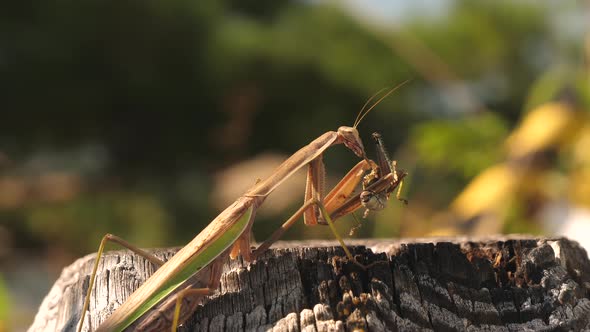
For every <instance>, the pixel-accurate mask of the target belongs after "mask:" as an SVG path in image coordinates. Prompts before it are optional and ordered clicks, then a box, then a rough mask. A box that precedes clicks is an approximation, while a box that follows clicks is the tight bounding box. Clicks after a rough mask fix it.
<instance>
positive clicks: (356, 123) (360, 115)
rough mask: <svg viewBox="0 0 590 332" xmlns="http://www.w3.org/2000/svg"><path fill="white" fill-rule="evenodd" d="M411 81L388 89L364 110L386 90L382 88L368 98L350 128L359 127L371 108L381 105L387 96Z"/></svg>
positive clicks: (408, 80)
mask: <svg viewBox="0 0 590 332" xmlns="http://www.w3.org/2000/svg"><path fill="white" fill-rule="evenodd" d="M411 80H412V79H407V80H405V81H403V82H401V83H400V84H398V85H396V86H394V87H393V88H391V89H389V91H387V93H386V94H384V95H383V96H382V97H381V98H379V99H378V100H377V101H376V102H375V103H373V105H371V107H369V108H368V109H366V110H365V108H366V107H367V105H369V103H370V102H371V100H373V99H374V98H375V97H377V96H378V95H379V94H381V92H383V90H385V89H386V88H383V89H381V90H379V91H377V93H375V94H374V95H372V96H371V98H369V99H368V100H367V101H366V102H365V104H364V105H363V108H361V110H360V111H359V114H358V115H357V116H356V120H354V125H353V126H352V127H353V128H356V127H357V126H358V125H359V123H361V121H362V120H363V118H364V117H365V115H367V114H369V112H371V110H372V109H373V108H375V106H377V105H379V104H380V103H381V101H383V99H385V98H387V96H389V95H390V94H392V93H393V92H394V91H395V90H397V89H399V88H401V87H402V86H404V85H405V84H406V83H408V82H410V81H411Z"/></svg>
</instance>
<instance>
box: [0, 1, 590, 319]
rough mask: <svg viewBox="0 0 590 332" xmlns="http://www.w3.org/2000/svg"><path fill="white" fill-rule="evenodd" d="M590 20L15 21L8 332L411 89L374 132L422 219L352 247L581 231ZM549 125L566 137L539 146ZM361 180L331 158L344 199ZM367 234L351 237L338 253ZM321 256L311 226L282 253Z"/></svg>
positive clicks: (387, 16)
mask: <svg viewBox="0 0 590 332" xmlns="http://www.w3.org/2000/svg"><path fill="white" fill-rule="evenodd" d="M579 6H582V4H581V3H578V4H570V6H567V5H563V4H561V3H560V4H553V3H551V2H536V1H530V2H526V1H525V2H518V3H515V2H510V1H477V2H473V1H466V0H454V1H453V0H449V1H444V2H436V3H433V2H428V1H427V2H424V3H422V4H415V3H412V2H408V3H407V4H393V2H392V3H389V2H387V1H374V2H365V1H353V0H349V1H346V2H342V3H340V2H331V1H319V2H302V1H287V0H283V1H236V0H226V1H198V2H195V1H175V2H164V1H109V0H100V1H98V0H89V1H83V2H80V1H71V0H64V1H59V2H50V3H47V2H43V1H29V2H18V1H17V2H12V3H6V4H3V5H2V7H3V8H2V10H0V36H1V38H0V40H2V43H1V44H0V91H2V92H1V96H2V98H1V100H2V109H3V112H2V115H3V116H2V121H0V221H1V223H0V264H1V265H0V266H1V268H2V270H1V271H0V274H1V275H2V277H3V279H4V280H5V284H6V286H3V285H1V284H0V288H3V289H4V291H3V290H2V289H0V294H4V293H8V294H9V296H10V298H11V299H12V300H13V301H14V305H13V306H12V308H11V311H10V312H11V317H12V318H13V320H12V322H4V323H2V322H0V329H1V328H2V326H8V324H10V326H11V327H12V328H14V329H16V330H19V329H22V328H23V327H25V326H27V324H29V323H30V321H31V319H32V316H31V315H32V314H33V313H34V311H35V308H36V306H37V305H38V304H39V302H40V298H41V297H42V296H43V295H44V294H45V293H46V291H47V290H48V289H49V286H50V283H51V282H52V281H53V280H54V279H55V277H56V275H57V273H59V271H60V269H61V268H62V267H63V266H64V265H66V264H68V263H70V262H71V261H72V260H73V259H74V258H75V257H78V256H80V255H82V254H85V253H89V252H92V251H94V250H96V247H97V245H98V243H99V239H100V237H101V236H102V235H104V234H105V233H107V232H110V233H114V234H117V235H120V236H122V237H123V238H126V239H128V240H129V241H131V242H133V243H135V244H138V245H140V246H144V247H155V246H171V245H182V244H184V243H186V242H187V241H189V240H190V239H191V238H192V237H193V236H194V235H195V234H197V233H198V232H199V231H200V230H201V229H202V228H203V227H204V226H205V225H206V224H207V223H209V221H210V220H211V219H212V218H213V217H214V216H215V215H217V213H218V212H219V211H220V209H222V208H223V207H225V206H226V205H227V204H229V202H231V201H232V200H234V199H235V198H237V196H238V195H240V194H241V193H242V192H243V190H244V189H245V188H247V187H249V186H250V185H252V184H253V183H254V182H255V181H256V179H257V178H260V177H264V176H266V175H268V174H269V173H270V172H271V171H272V169H273V167H275V166H276V165H277V163H278V162H280V161H281V160H282V159H284V158H285V157H286V156H287V155H288V154H290V153H292V152H294V151H295V150H297V149H298V148H300V147H301V146H303V145H305V144H307V143H308V142H309V141H311V140H312V139H314V138H315V137H317V136H318V135H320V134H321V133H323V132H325V131H327V130H335V129H336V128H337V127H338V126H340V125H350V124H351V123H352V122H353V120H354V118H355V116H356V113H357V112H358V110H359V109H360V107H361V105H362V104H363V103H364V102H365V100H366V99H367V98H368V96H370V95H372V94H373V93H374V92H376V91H378V90H379V89H381V88H383V87H387V86H392V85H395V84H397V83H399V82H401V81H403V80H406V79H408V78H413V81H412V82H411V83H410V84H409V85H406V86H405V87H404V88H402V89H401V90H399V91H397V92H396V93H394V95H393V96H391V97H390V98H388V99H386V100H385V101H384V102H383V103H382V104H381V105H380V106H379V107H378V108H377V109H376V110H375V111H374V112H373V113H371V114H370V115H369V116H367V117H366V119H365V120H364V122H363V123H362V124H361V126H360V131H361V134H362V136H363V138H364V139H365V141H366V142H370V139H369V138H370V134H371V133H372V132H373V131H379V132H381V133H382V135H383V137H384V139H385V140H386V142H387V143H388V147H389V149H390V150H391V151H392V152H393V155H394V156H393V157H394V158H395V159H398V160H399V165H400V167H402V168H404V169H406V170H408V171H409V172H410V177H409V181H408V183H407V185H406V187H405V188H407V190H406V192H405V194H404V195H405V196H406V197H408V198H409V200H410V205H408V206H407V207H401V206H394V207H390V208H388V209H387V210H386V211H384V212H383V213H380V214H378V215H375V216H372V217H370V218H369V219H370V220H368V221H367V222H365V223H364V226H363V227H362V228H361V229H360V230H359V231H358V232H357V235H356V236H358V237H372V236H377V235H378V236H423V235H428V234H458V233H459V234H478V233H484V234H485V233H488V234H489V233H491V232H516V231H517V232H527V233H535V234H553V233H559V232H563V229H560V226H559V225H560V224H565V223H564V221H565V220H566V219H567V218H569V217H572V216H575V218H577V219H576V220H582V222H583V223H585V224H587V223H588V218H589V217H588V215H589V214H590V212H588V208H589V207H590V201H589V200H588V197H590V193H588V189H587V188H588V185H589V184H590V158H589V157H588V153H587V151H588V149H590V133H589V132H590V124H589V122H588V114H587V113H588V112H587V110H588V106H589V105H590V101H589V100H590V97H589V93H588V84H589V77H590V74H589V73H590V70H589V69H588V62H589V61H588V53H590V50H589V48H590V46H588V45H589V44H590V42H589V41H588V40H589V39H588V37H587V28H588V27H587V26H586V25H587V23H586V22H588V21H590V20H589V18H588V17H587V15H588V14H587V8H580V7H579ZM584 9H586V10H584ZM585 38H586V39H585ZM554 103H557V104H558V106H555V104H554ZM547 105H549V106H547ZM564 105H565V106H564ZM554 106H555V107H554ZM541 107H546V108H544V109H541V112H535V111H536V110H538V109H539V108H541ZM547 109H550V110H549V111H547ZM564 109H565V111H559V110H564ZM555 110H557V111H555ZM533 114H540V115H535V116H532V115H533ZM527 115H531V116H532V117H531V118H529V119H533V120H534V119H540V120H534V121H533V120H525V119H527ZM562 115H563V116H564V117H562ZM562 120H563V121H562ZM535 121H537V122H535ZM533 122H534V123H536V124H533V125H532V127H534V128H536V129H534V130H533V129H531V130H528V129H526V128H529V127H527V126H526V124H527V123H533ZM538 123H541V125H539V124H538ZM543 123H547V124H552V123H561V124H563V126H553V127H554V128H553V131H551V132H549V134H545V132H544V129H545V126H543V125H542V124H543ZM572 123H573V124H576V126H571V124H572ZM548 127H551V126H548ZM522 133H524V134H522ZM515 141H518V142H523V141H524V142H525V143H522V144H524V145H522V144H521V143H518V144H517V146H524V147H523V148H514V144H515V143H514V142H515ZM519 144H521V145H519ZM367 145H370V144H369V143H367ZM367 148H368V150H369V154H371V153H372V149H371V148H372V147H370V146H368V147H367ZM515 149H516V151H517V152H515ZM518 151H521V153H519V152H518ZM522 151H524V152H522ZM525 152H526V153H525ZM356 161H357V160H356V158H354V157H352V156H351V154H350V153H348V152H347V151H345V150H344V149H335V150H334V151H331V152H329V154H328V155H327V157H326V163H327V166H328V170H329V174H331V176H332V181H333V180H334V179H335V178H337V177H338V176H342V175H343V174H344V172H345V171H346V170H347V169H348V168H349V167H351V166H352V165H353V164H354V163H355V162H356ZM299 180H300V181H298V182H299V187H297V184H293V185H288V186H287V187H288V188H290V189H289V190H286V191H283V193H282V194H281V193H277V194H276V195H275V196H279V197H277V198H276V199H275V200H274V201H272V203H271V202H269V204H268V205H269V206H270V207H269V208H267V209H268V211H267V213H261V215H260V216H259V217H258V218H257V221H256V223H255V227H254V232H255V236H256V237H257V238H258V239H262V238H264V237H266V236H267V235H268V234H270V233H271V232H272V230H274V229H275V228H276V227H277V226H278V225H279V224H280V223H282V221H283V220H284V219H285V218H286V217H287V216H288V215H289V214H290V213H292V212H293V211H294V210H295V208H296V206H297V205H298V204H300V203H301V200H302V195H303V189H302V188H303V187H302V183H301V182H302V180H301V178H299ZM295 182H297V181H295ZM293 186H294V187H293ZM464 188H465V190H464ZM487 190H490V192H491V193H492V194H493V195H492V194H488V191H487ZM292 192H301V198H300V197H293V196H294V195H292ZM482 193H483V194H482ZM281 197H282V198H283V200H281V199H280V198H281ZM293 198H294V199H295V200H292V199H293ZM393 205H395V204H393ZM273 206H276V207H281V208H276V209H273V208H272V207H273ZM283 207H284V208H283ZM392 220H395V223H392V222H391V221H392ZM352 225H353V222H352V221H351V220H350V219H349V220H343V221H341V222H340V223H339V227H340V229H341V230H342V232H343V233H347V230H348V229H350V227H351V226H352ZM322 236H324V237H329V232H328V231H326V230H323V229H319V228H317V227H316V228H314V229H305V228H304V227H303V226H302V225H298V226H297V227H295V229H293V230H291V231H290V232H288V234H287V238H307V237H322ZM47 271H49V277H47V278H46V277H45V275H46V274H47ZM6 298H8V296H7V297H6ZM6 301H7V300H6ZM6 301H0V319H1V317H7V315H3V313H4V312H7V306H8V305H7V304H5V305H3V304H2V303H3V302H4V303H6Z"/></svg>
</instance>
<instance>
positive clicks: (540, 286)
mask: <svg viewBox="0 0 590 332" xmlns="http://www.w3.org/2000/svg"><path fill="white" fill-rule="evenodd" d="M350 244H353V245H354V246H353V247H352V248H351V249H352V251H353V254H354V255H355V257H356V258H357V260H358V261H360V262H362V263H363V264H365V265H367V266H368V268H367V269H366V270H363V269H362V268H360V267H359V266H357V265H355V264H353V263H351V262H348V261H347V260H346V258H345V257H344V252H343V250H342V249H341V248H339V247H337V246H336V244H335V243H333V242H328V243H327V242H318V241H311V242H283V243H279V244H278V245H277V246H275V248H276V247H282V248H281V249H271V250H269V251H268V252H267V253H265V254H264V256H263V257H261V258H260V259H259V260H258V261H256V262H253V263H251V264H246V263H244V262H243V261H242V260H241V259H238V260H234V261H230V260H228V261H227V262H226V263H225V266H224V273H223V276H222V280H221V286H220V289H219V290H218V291H217V292H216V294H215V295H213V296H211V297H210V298H208V299H206V300H205V303H204V304H203V306H201V307H199V308H198V309H197V310H196V312H195V314H194V315H193V316H192V318H191V319H190V320H189V321H188V322H187V323H186V324H185V325H184V326H183V327H181V328H180V329H179V330H182V331H193V330H196V331H243V330H246V331H271V330H272V331H354V330H364V331H367V330H368V331H398V330H399V331H416V330H436V331H526V330H528V331H532V330H534V331H537V330H544V331H554V330H555V331H562V330H563V331H565V330H568V331H569V330H574V331H580V330H588V329H590V299H589V292H588V291H589V290H590V262H589V261H588V256H587V254H586V252H585V251H584V249H582V248H581V247H580V246H579V245H578V244H577V243H575V242H572V241H569V240H567V239H563V238H555V239H535V238H532V237H526V236H521V237H492V238H488V239H482V238H479V239H473V238H471V239H470V238H446V239H407V240H367V241H358V240H357V241H350ZM154 252H156V253H158V256H160V257H162V258H165V259H166V258H168V257H170V255H171V254H172V253H173V252H175V249H164V250H154ZM93 260H94V255H89V256H86V257H84V258H81V259H79V260H77V261H76V262H74V263H73V264H72V265H70V266H69V267H67V268H65V269H64V270H63V272H62V275H61V277H60V278H59V279H58V280H57V281H56V283H55V285H54V286H53V288H52V289H51V291H50V292H49V294H48V295H47V297H46V298H45V300H44V301H43V303H42V304H41V307H40V309H39V312H38V313H37V316H36V318H35V321H34V323H33V325H32V326H31V328H30V329H29V331H31V332H33V331H74V330H75V326H76V323H77V322H78V320H79V318H80V314H81V312H80V311H81V308H82V301H83V296H84V294H85V292H86V289H87V287H88V283H89V272H90V271H91V268H92V263H93ZM154 270H155V268H154V267H153V266H152V265H151V264H150V263H149V262H146V261H145V260H144V259H142V258H140V257H138V256H135V255H133V254H130V253H129V252H127V251H114V252H109V253H107V254H106V255H105V258H104V260H103V263H101V265H100V268H99V271H100V273H99V275H98V277H97V284H96V290H95V291H93V296H92V298H93V301H92V303H91V307H90V312H89V313H87V315H88V316H87V319H88V318H90V326H91V328H92V329H94V328H95V327H96V326H97V325H98V324H99V323H100V322H101V321H102V320H103V319H104V318H105V317H107V316H108V315H109V314H110V312H111V311H112V310H113V309H114V308H116V307H117V306H118V305H119V304H120V303H122V302H123V301H124V300H125V298H126V297H127V296H128V295H129V294H131V292H133V290H134V289H136V288H137V287H138V286H139V285H140V284H141V283H142V282H143V281H144V280H145V279H146V278H147V277H149V275H151V274H152V273H153V271H154Z"/></svg>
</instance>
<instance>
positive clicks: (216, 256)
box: [78, 82, 406, 332]
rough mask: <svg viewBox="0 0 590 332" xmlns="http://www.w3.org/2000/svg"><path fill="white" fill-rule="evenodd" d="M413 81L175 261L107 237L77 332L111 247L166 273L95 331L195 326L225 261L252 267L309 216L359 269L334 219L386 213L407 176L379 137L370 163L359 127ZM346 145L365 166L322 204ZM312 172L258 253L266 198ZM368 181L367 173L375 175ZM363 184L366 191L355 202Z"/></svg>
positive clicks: (294, 159) (317, 146)
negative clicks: (333, 158) (259, 216)
mask: <svg viewBox="0 0 590 332" xmlns="http://www.w3.org/2000/svg"><path fill="white" fill-rule="evenodd" d="M405 83H406V82H404V83H402V84H400V85H398V86H396V87H394V88H393V89H391V90H390V91H389V92H387V93H386V94H385V95H384V96H382V97H381V98H380V99H379V100H378V101H377V102H375V103H374V104H373V105H372V106H371V107H369V108H368V109H367V110H366V111H365V107H366V106H367V105H368V103H369V102H370V101H371V100H372V99H373V98H374V97H375V96H373V97H371V99H369V100H368V101H367V103H366V104H365V106H363V109H361V111H360V113H359V115H358V116H357V119H356V120H355V123H354V125H353V126H352V127H347V126H342V127H340V128H338V130H337V131H329V132H326V133H324V134H323V135H321V136H319V137H318V138H316V139H315V140H313V141H312V142H311V143H309V144H308V145H306V146H304V147H303V148H301V149H300V150H298V151H297V152H295V153H294V154H293V155H291V156H290V157H289V158H288V159H287V160H285V161H284V162H283V163H282V164H281V165H280V166H279V167H278V168H277V169H276V170H275V171H274V172H273V174H271V175H270V176H269V177H268V178H267V179H265V180H262V181H258V182H257V183H256V184H255V185H254V186H253V187H252V188H251V189H249V190H248V191H247V192H246V193H245V194H244V195H243V196H241V197H239V198H238V199H237V200H236V201H235V202H234V203H233V204H231V205H230V206H229V207H228V208H226V209H225V210H224V211H223V212H221V214H219V215H218V216H217V217H216V218H215V219H214V220H213V221H212V222H211V223H210V224H209V225H208V226H207V227H206V228H205V229H203V230H202V231H201V232H200V233H199V234H198V235H197V236H196V237H195V238H194V239H193V240H192V241H191V242H189V243H188V244H187V245H186V246H185V247H183V248H182V249H180V251H178V252H177V253H176V254H175V255H174V256H173V257H172V258H171V259H170V260H168V261H167V262H165V263H164V262H163V261H161V260H160V259H158V258H156V257H154V256H153V255H151V254H149V253H147V252H145V251H143V250H141V249H139V248H136V247H134V246H133V245H131V244H129V243H127V242H126V241H124V240H123V239H121V238H119V237H116V236H114V235H111V234H107V235H105V236H104V237H103V239H102V241H101V244H100V247H99V250H98V253H97V258H96V260H95V263H94V266H93V271H92V274H91V278H90V284H89V288H88V292H87V295H86V297H85V300H84V307H83V310H82V314H81V316H82V317H81V319H80V324H79V326H78V332H80V331H82V328H83V326H84V318H85V314H86V311H87V310H88V307H89V303H90V296H91V290H92V286H93V284H94V280H95V277H96V272H97V269H98V265H99V260H100V257H101V255H102V252H103V251H104V248H105V245H106V243H107V242H108V241H111V242H116V243H119V244H121V245H123V246H125V247H127V248H128V249H130V250H132V251H134V252H136V253H137V254H139V255H141V256H143V257H144V258H146V259H148V260H149V261H151V262H152V263H154V264H155V265H157V266H159V268H158V269H157V270H156V272H155V273H154V274H153V275H152V276H151V277H150V278H149V279H148V280H147V281H146V282H145V283H144V284H143V285H141V286H140V287H139V288H138V289H137V290H136V291H135V292H134V293H133V294H131V295H130V296H129V298H128V299H127V300H126V301H125V302H124V303H123V304H122V305H121V306H120V307H119V308H117V310H116V311H115V312H114V313H113V314H112V315H111V316H110V317H108V318H107V319H106V320H105V321H103V322H102V324H101V325H100V326H99V327H98V328H97V329H96V331H123V330H125V329H130V330H131V329H132V330H134V331H162V330H165V329H171V330H172V331H175V330H176V327H177V326H178V324H179V323H182V322H183V321H185V320H186V319H188V317H189V315H190V314H191V313H192V312H193V311H194V309H195V308H196V306H197V305H198V304H199V303H200V301H201V299H203V298H204V297H205V296H207V295H209V294H210V293H211V292H213V291H215V290H216V289H217V288H218V286H219V283H220V277H221V272H222V271H221V268H222V265H223V261H224V260H225V258H226V257H228V256H229V257H231V258H232V259H233V258H235V257H236V256H237V255H238V254H241V255H242V257H243V258H244V260H246V261H251V260H253V259H255V258H256V257H258V256H259V255H260V254H261V253H262V252H264V251H265V250H266V249H268V248H269V247H270V246H271V245H272V243H274V242H275V241H276V240H277V239H278V238H279V237H280V236H281V235H282V234H283V233H284V232H285V231H286V230H287V229H288V228H289V227H290V226H291V225H293V224H294V223H295V222H296V221H297V220H298V219H299V218H300V217H301V216H302V215H303V218H304V223H305V224H306V225H316V224H325V225H328V226H329V227H330V229H331V230H332V232H333V233H334V235H335V237H336V238H337V239H338V241H339V243H340V244H341V246H342V248H343V249H344V251H345V253H346V255H347V256H348V257H349V259H350V260H352V261H354V262H356V261H355V260H354V258H353V257H352V255H351V253H350V252H349V250H348V249H347V247H346V245H345V244H344V242H343V240H342V238H341V237H340V236H339V235H338V232H337V231H336V229H335V227H334V225H333V220H335V219H337V218H339V217H341V216H344V215H346V214H348V213H351V212H353V211H355V210H357V209H359V208H360V207H362V206H364V207H365V208H366V209H367V211H369V210H380V209H382V208H383V207H384V206H385V204H386V202H387V200H388V199H389V195H390V193H391V192H393V190H394V189H395V188H396V187H398V185H399V188H398V193H397V197H398V198H399V191H400V190H401V183H402V180H403V178H404V177H405V176H406V173H405V172H403V171H398V170H397V169H396V168H395V167H396V164H395V162H393V163H392V162H390V161H389V159H388V157H387V155H386V152H385V149H384V147H383V145H382V143H381V141H380V137H379V138H378V137H377V136H375V135H374V138H375V140H376V144H377V154H378V163H375V162H373V161H372V160H369V159H368V158H367V156H366V153H365V150H364V146H363V143H362V141H361V139H360V137H359V133H358V130H357V129H356V127H357V126H358V124H359V123H360V121H361V120H362V119H363V117H364V116H365V115H366V114H368V113H369V112H370V111H371V110H372V109H373V108H374V107H375V106H376V105H377V104H379V102H381V101H382V100H383V99H384V98H385V97H387V96H388V95H389V94H391V93H392V92H393V91H395V90H396V89H397V88H398V87H400V86H401V85H403V84H405ZM338 144H344V146H346V147H347V148H348V149H350V150H351V151H352V152H353V153H354V154H355V155H356V156H357V157H359V158H361V161H360V162H359V163H357V164H356V165H355V166H354V167H353V168H352V169H351V170H350V171H349V172H348V173H347V174H346V175H345V176H344V177H343V178H342V180H341V181H340V182H339V183H338V184H337V185H336V186H335V187H334V188H333V189H332V191H331V192H330V193H328V194H327V195H326V196H325V197H323V193H324V182H325V181H324V179H325V168H324V163H323V153H324V152H325V151H326V150H327V149H328V148H329V147H331V146H334V145H338ZM306 165H307V166H308V171H307V181H306V190H305V195H304V203H303V205H302V206H301V207H300V208H299V209H298V210H297V212H295V213H294V214H293V216H292V217H291V218H289V219H288V220H287V221H286V222H285V223H284V224H283V225H282V226H281V228H279V229H278V230H277V231H276V232H275V233H274V234H273V235H272V236H271V237H270V238H269V239H268V240H266V241H265V242H264V243H262V244H261V245H260V246H259V247H258V248H256V249H255V250H253V251H251V248H250V234H251V232H250V230H251V228H252V224H253V221H254V216H255V215H256V210H257V209H258V207H260V206H261V205H262V204H263V203H264V201H265V199H266V197H267V196H268V195H269V194H270V193H271V192H272V191H273V190H274V189H275V188H276V187H278V186H279V185H280V184H281V183H282V182H283V181H284V180H286V179H287V178H288V177H290V176H291V175H293V174H294V173H295V172H296V171H297V170H299V169H301V168H302V167H304V166H306ZM369 171H370V173H368V174H366V175H365V173H366V172H369ZM361 181H362V186H363V191H362V192H361V193H359V194H356V195H353V191H354V189H355V188H356V186H357V185H358V184H359V182H361Z"/></svg>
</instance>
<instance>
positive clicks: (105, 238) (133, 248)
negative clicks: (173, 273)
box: [78, 234, 165, 332]
mask: <svg viewBox="0 0 590 332" xmlns="http://www.w3.org/2000/svg"><path fill="white" fill-rule="evenodd" d="M108 241H110V242H114V243H117V244H119V245H121V246H123V247H125V248H127V249H129V250H131V251H133V252H134V253H136V254H138V255H139V256H141V257H143V258H145V259H147V260H148V261H150V262H152V263H153V264H154V265H157V266H158V267H160V266H162V265H164V263H165V262H164V261H163V260H161V259H159V258H158V257H156V256H154V255H152V254H150V253H149V252H147V251H145V250H142V249H140V248H138V247H136V246H134V245H132V244H131V243H129V242H127V241H125V240H123V239H122V238H120V237H118V236H116V235H113V234H106V235H105V236H103V238H102V240H101V241H100V246H99V247H98V252H97V253H96V259H95V260H94V266H93V268H92V274H91V275H90V284H89V285H88V292H87V293H86V297H85V298H84V307H83V308H82V314H81V318H80V325H79V326H78V332H80V331H82V326H83V325H84V318H85V317H86V311H87V310H88V307H89V306H90V294H91V293H92V287H93V286H94V280H95V278H96V271H97V270H98V263H99V262H100V258H101V257H102V253H103V252H104V248H105V246H106V244H107V242H108Z"/></svg>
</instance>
